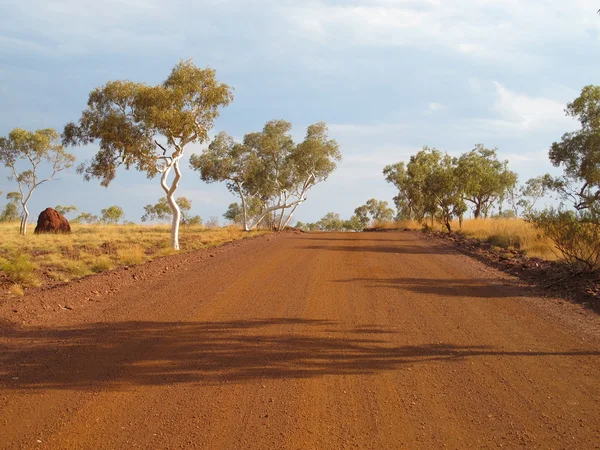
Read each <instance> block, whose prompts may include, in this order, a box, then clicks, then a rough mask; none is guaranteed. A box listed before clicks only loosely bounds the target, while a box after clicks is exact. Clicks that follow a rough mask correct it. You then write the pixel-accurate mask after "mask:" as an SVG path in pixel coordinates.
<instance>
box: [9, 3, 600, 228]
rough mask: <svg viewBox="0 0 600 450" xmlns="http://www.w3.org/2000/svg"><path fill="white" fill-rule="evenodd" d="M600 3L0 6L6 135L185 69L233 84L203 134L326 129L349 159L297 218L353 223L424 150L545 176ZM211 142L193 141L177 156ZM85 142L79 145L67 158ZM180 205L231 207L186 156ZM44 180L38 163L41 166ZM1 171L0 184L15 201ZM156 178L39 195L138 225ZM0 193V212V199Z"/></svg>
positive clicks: (126, 178)
mask: <svg viewBox="0 0 600 450" xmlns="http://www.w3.org/2000/svg"><path fill="white" fill-rule="evenodd" d="M599 7H600V2H597V1H596V0H593V1H592V0H570V1H564V0H528V1H523V0H370V1H369V0H348V1H342V0H329V1H326V0H297V1H287V0H273V1H270V0H256V1H255V0H198V1H183V0H118V1H116V0H111V1H89V0H39V1H38V0H0V61H2V64H0V105H1V106H0V136H6V135H8V133H9V132H10V131H11V130H12V129H13V128H15V127H19V128H25V129H28V130H35V129H39V128H48V127H51V128H55V129H57V130H58V131H59V132H60V131H62V129H63V127H64V125H65V124H66V123H68V122H71V121H77V120H78V119H79V117H80V115H81V112H82V110H83V109H84V108H85V106H86V103H87V98H88V95H89V92H90V91H91V90H93V89H94V88H96V87H99V86H102V85H103V84H105V83H106V82H107V81H109V80H117V79H128V80H132V81H137V82H145V83H151V84H158V83H160V82H162V81H163V80H164V79H165V78H166V77H167V76H168V74H169V73H170V71H171V69H172V68H173V66H174V65H175V64H176V63H177V62H178V61H180V60H182V59H183V60H187V59H190V58H191V59H192V60H193V61H194V63H195V64H196V65H197V66H200V67H205V66H210V67H212V68H214V69H216V71H217V78H218V79H219V80H220V81H223V82H225V83H227V84H229V85H231V86H232V87H233V88H234V95H235V99H234V101H233V103H232V104H231V105H229V106H228V107H227V108H224V109H222V110H221V113H220V116H219V118H218V119H217V121H216V122H215V127H214V128H213V130H212V131H211V135H214V134H216V133H217V132H219V131H226V132H227V133H229V134H230V135H232V136H234V137H236V138H239V139H241V138H242V137H243V135H244V134H246V133H249V132H254V131H259V130H261V129H262V127H263V126H264V124H265V123H266V122H267V121H268V120H272V119H284V120H287V121H289V122H291V123H292V125H293V135H294V138H295V139H296V140H297V141H300V140H301V139H302V138H303V136H304V134H305V132H306V127H307V126H308V125H310V124H312V123H315V122H318V121H325V122H326V123H327V124H328V126H329V131H330V137H332V138H334V139H336V140H337V141H338V143H339V144H340V148H341V151H342V155H343V161H342V162H341V163H340V164H339V166H338V168H337V170H336V171H335V172H334V173H333V174H332V175H331V176H330V177H329V179H328V180H327V181H326V182H325V183H322V184H320V185H318V186H316V187H314V188H313V189H312V190H311V191H310V193H309V195H308V199H307V201H306V202H305V203H304V204H303V205H302V206H301V207H300V208H298V211H297V213H296V218H297V219H298V220H302V221H305V222H306V221H316V220H318V219H319V218H320V217H322V216H323V215H325V214H326V213H327V212H329V211H334V212H337V213H340V214H341V215H342V217H344V218H347V217H350V215H352V213H353V211H354V208H356V207H357V206H359V205H361V204H363V203H365V202H366V200H368V199H369V198H373V197H374V198H377V199H379V200H387V201H389V202H390V204H391V203H392V197H393V196H394V195H395V191H394V188H393V186H391V185H389V184H387V183H386V182H385V180H384V178H383V176H382V169H383V167H384V166H385V165H387V164H392V163H395V162H398V161H407V160H408V158H409V157H410V155H412V154H415V153H416V152H417V151H419V150H420V149H421V148H422V147H423V146H425V145H427V146H430V147H437V148H439V149H440V150H444V151H447V152H449V153H450V154H452V155H459V154H461V153H464V152H467V151H470V150H471V149H472V148H473V147H474V146H475V144H477V143H482V144H484V145H485V146H487V147H497V148H498V154H499V156H500V158H502V159H508V160H509V161H510V168H511V169H512V170H514V171H516V172H517V173H518V174H519V179H520V181H521V182H524V181H526V180H527V179H529V178H531V177H534V176H537V175H542V174H544V173H547V172H551V173H558V172H557V169H555V168H553V167H552V166H551V164H550V163H549V162H548V157H547V153H548V149H549V147H550V145H551V144H552V142H554V141H558V140H559V139H560V137H561V136H562V134H563V133H565V132H567V131H571V130H574V129H576V127H577V123H576V122H574V121H573V120H572V119H570V118H568V117H566V116H565V114H564V108H565V105H566V103H568V102H569V101H571V100H573V99H574V98H576V97H577V96H578V95H579V93H580V91H581V88H582V87H583V86H585V85H588V84H598V76H599V75H598V59H599V58H598V57H599V48H600V47H599V44H600V40H599V39H600V16H599V15H598V14H597V13H596V11H597V10H598V8H599ZM205 146H206V145H204V146H202V145H192V146H189V148H187V149H186V155H187V156H186V158H187V157H189V155H190V154H192V153H199V152H201V151H202V148H203V147H205ZM96 150H97V147H95V146H93V145H90V146H87V147H78V148H73V149H71V150H70V151H72V152H73V153H74V154H75V155H76V157H77V160H78V162H83V161H85V160H87V159H89V158H90V157H91V156H93V154H94V153H95V151H96ZM183 168H184V172H183V177H182V181H181V184H180V189H179V190H178V194H177V195H184V196H186V197H188V198H190V199H191V200H192V202H193V203H192V213H193V214H199V215H200V216H202V217H203V218H205V219H208V218H209V217H211V216H217V217H220V218H221V220H222V221H223V219H222V217H221V216H222V214H223V213H224V212H225V210H226V209H227V206H228V205H229V204H230V203H231V202H234V201H237V200H238V199H236V198H235V197H234V196H233V195H232V194H230V193H229V192H228V191H227V189H226V187H225V186H224V185H223V184H210V185H209V184H206V183H203V182H202V181H201V180H200V179H199V176H198V174H197V173H196V172H193V171H192V170H191V169H190V168H189V166H188V163H187V161H186V162H184V164H183ZM44 169H45V168H42V169H41V170H42V171H43V170H44ZM7 175H8V170H7V169H6V168H3V167H1V168H0V190H2V191H3V192H4V194H6V192H9V191H11V190H16V189H15V185H14V184H12V183H11V182H9V181H8V180H7V179H6V176H7ZM161 196H162V190H161V188H160V185H159V182H158V179H151V180H148V179H146V177H145V175H144V174H141V173H137V172H135V171H126V170H124V169H122V170H119V172H118V174H117V177H116V179H115V180H114V181H113V182H112V183H111V184H110V186H109V187H108V188H104V187H101V186H100V183H99V182H98V181H94V180H93V181H90V182H84V181H83V179H82V177H81V175H77V174H76V173H75V171H74V170H71V171H69V172H67V173H63V174H61V175H60V180H58V181H55V182H52V183H48V184H46V185H44V186H42V187H41V188H40V189H39V190H38V191H36V192H35V194H34V196H33V197H32V200H31V202H30V211H31V212H32V215H33V216H34V217H37V214H38V213H39V212H40V211H41V210H43V209H44V208H46V207H47V206H55V205H57V204H61V205H75V206H77V207H78V208H79V209H80V210H81V211H86V212H92V213H95V214H98V213H99V211H100V209H102V208H106V207H108V206H110V205H119V206H121V207H122V208H123V209H124V210H125V214H126V219H127V220H130V221H138V222H139V220H140V217H141V215H142V214H143V206H144V205H146V204H149V203H156V201H157V200H158V198H159V197H161ZM3 203H4V198H2V199H1V200H0V205H3Z"/></svg>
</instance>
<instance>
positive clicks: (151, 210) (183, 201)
mask: <svg viewBox="0 0 600 450" xmlns="http://www.w3.org/2000/svg"><path fill="white" fill-rule="evenodd" d="M175 203H177V206H179V210H180V211H181V223H182V224H184V225H187V224H190V225H200V224H202V219H201V218H200V216H190V214H189V212H190V210H191V209H192V201H191V200H190V199H188V198H187V197H177V199H175ZM169 220H171V207H170V206H169V203H168V202H167V197H161V198H160V199H158V202H157V203H156V204H154V205H152V204H149V205H146V206H144V215H143V216H142V222H148V221H154V222H167V221H169Z"/></svg>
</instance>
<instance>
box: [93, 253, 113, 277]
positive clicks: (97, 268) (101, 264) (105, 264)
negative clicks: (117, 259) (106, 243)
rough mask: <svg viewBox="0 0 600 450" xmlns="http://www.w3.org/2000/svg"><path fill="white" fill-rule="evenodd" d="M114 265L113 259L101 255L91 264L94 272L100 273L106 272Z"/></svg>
mask: <svg viewBox="0 0 600 450" xmlns="http://www.w3.org/2000/svg"><path fill="white" fill-rule="evenodd" d="M112 267H113V262H112V260H111V259H110V258H109V257H108V256H106V255H103V256H99V257H98V258H96V259H95V260H94V262H92V264H91V265H90V269H91V271H92V272H94V273H100V272H105V271H107V270H110V269H112Z"/></svg>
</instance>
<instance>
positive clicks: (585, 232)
mask: <svg viewBox="0 0 600 450" xmlns="http://www.w3.org/2000/svg"><path fill="white" fill-rule="evenodd" d="M566 113H567V115H568V116H571V117H575V118H577V119H578V120H579V122H580V123H581V128H580V129H579V130H577V131H573V132H570V133H566V134H564V135H563V136H562V139H561V140H560V141H559V142H554V143H553V144H552V146H551V147H550V151H549V155H548V156H549V158H550V161H551V162H552V164H554V165H555V166H556V167H561V168H562V169H563V175H562V176H559V177H552V176H550V175H545V176H544V177H543V179H542V180H543V181H542V184H543V187H544V188H546V189H549V190H551V191H554V192H555V193H557V194H558V196H559V198H560V200H561V204H560V206H559V207H558V208H546V209H545V210H544V211H534V212H532V213H531V214H529V215H528V219H529V220H530V221H531V222H532V223H533V224H534V225H535V226H536V227H537V228H538V229H540V230H541V231H542V232H543V233H544V234H545V235H546V236H548V237H549V238H550V239H551V240H552V241H553V242H554V244H555V246H556V248H557V249H558V250H559V251H560V252H561V253H562V255H563V257H564V259H565V260H566V261H567V262H568V263H569V264H570V265H571V266H572V267H573V268H574V269H576V270H583V271H589V272H593V271H598V270H600V86H585V87H584V88H583V89H582V91H581V95H580V96H579V97H577V98H576V99H575V100H574V101H573V102H571V103H569V104H567V108H566ZM565 203H566V204H565Z"/></svg>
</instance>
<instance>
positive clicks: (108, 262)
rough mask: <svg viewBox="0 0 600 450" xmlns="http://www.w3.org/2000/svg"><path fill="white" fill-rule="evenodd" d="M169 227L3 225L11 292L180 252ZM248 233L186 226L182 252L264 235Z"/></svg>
mask: <svg viewBox="0 0 600 450" xmlns="http://www.w3.org/2000/svg"><path fill="white" fill-rule="evenodd" d="M170 232H171V230H170V226H168V225H104V224H95V225H83V224H77V225H74V226H73V232H72V233H71V234H68V235H66V234H41V235H33V236H27V237H25V236H20V235H19V224H18V223H3V224H0V233H1V235H2V236H3V239H2V240H1V241H0V269H1V270H2V272H3V273H4V275H5V276H6V278H7V279H6V280H5V281H8V282H10V283H11V287H10V289H11V291H12V292H13V293H15V294H18V293H20V292H21V293H22V287H29V286H40V285H41V284H43V283H45V282H52V281H58V282H66V281H69V280H73V279H76V278H81V277H84V276H87V275H90V274H93V273H100V272H104V271H106V270H110V269H114V268H116V267H118V266H123V265H127V266H130V265H136V264H140V263H143V262H145V261H150V260H152V259H155V258H157V257H160V256H166V255H171V254H174V253H177V251H176V250H173V249H172V248H170V246H169V240H168V237H169V235H170ZM263 233H265V231H253V232H251V233H248V232H243V231H241V230H240V229H239V227H223V228H206V227H202V226H196V225H190V226H184V227H183V229H182V233H181V248H182V250H183V251H191V250H196V249H201V248H208V247H213V246H216V245H220V244H223V243H226V242H231V241H234V240H237V239H243V238H246V237H251V236H256V235H259V234H263Z"/></svg>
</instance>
